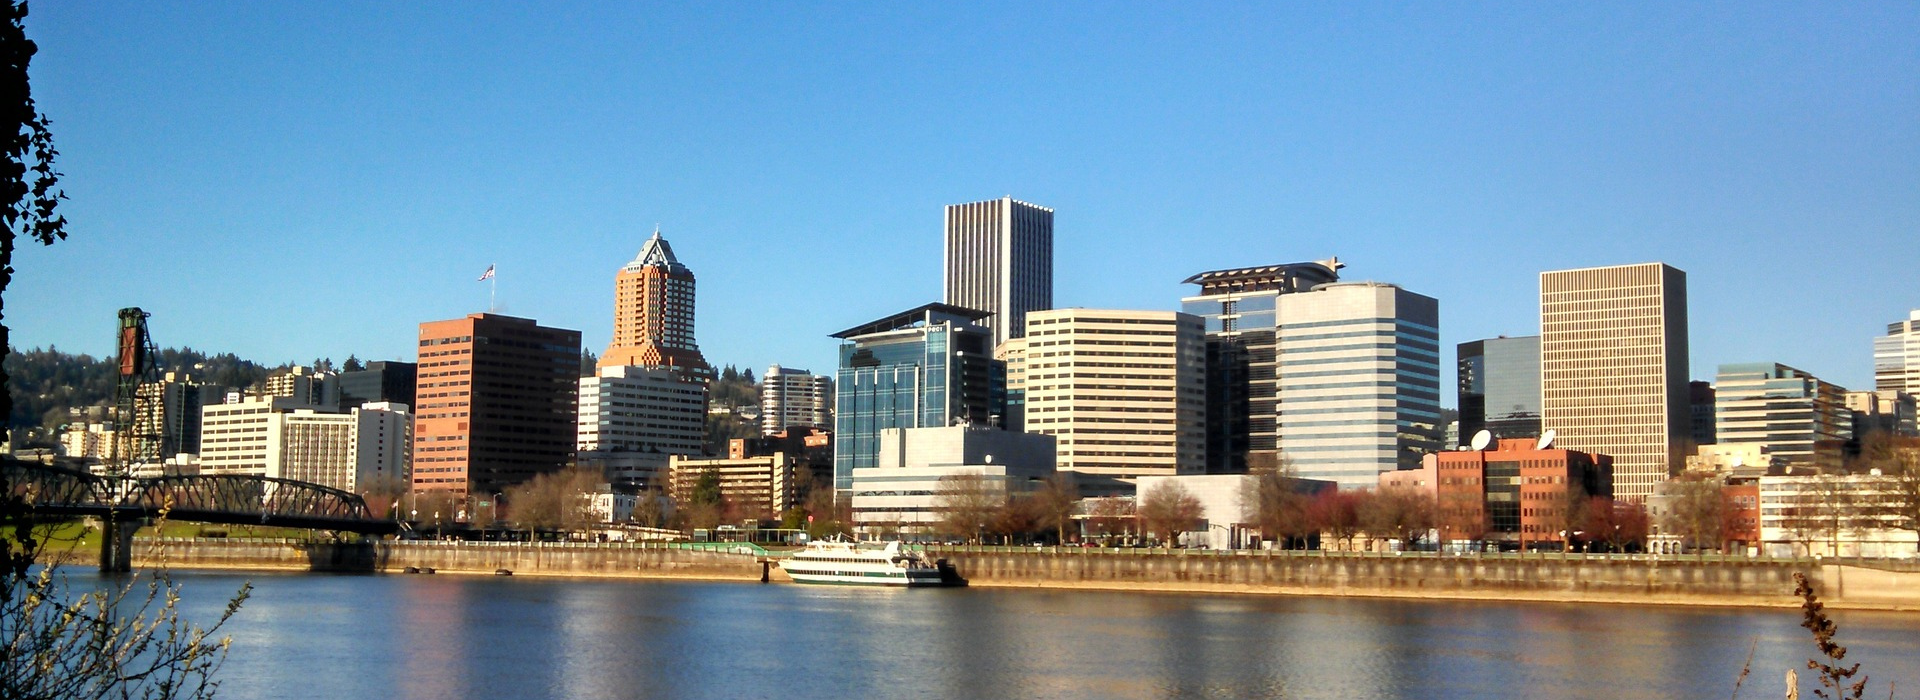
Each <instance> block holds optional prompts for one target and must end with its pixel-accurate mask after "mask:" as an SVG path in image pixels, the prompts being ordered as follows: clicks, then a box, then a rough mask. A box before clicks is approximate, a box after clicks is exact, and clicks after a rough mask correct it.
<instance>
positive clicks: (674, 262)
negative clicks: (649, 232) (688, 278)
mask: <svg viewBox="0 0 1920 700" xmlns="http://www.w3.org/2000/svg"><path fill="white" fill-rule="evenodd" d="M655 265H658V266H661V267H665V268H667V272H669V273H672V274H690V273H689V271H688V270H687V266H685V265H682V264H680V261H679V260H678V259H675V258H674V257H673V246H670V245H667V239H665V238H661V237H660V225H659V224H654V225H653V237H652V238H649V239H647V242H646V243H645V244H643V245H641V246H640V255H638V256H635V257H634V259H633V262H630V263H627V264H626V266H625V267H622V268H621V269H622V270H638V269H640V268H643V267H651V266H655Z"/></svg>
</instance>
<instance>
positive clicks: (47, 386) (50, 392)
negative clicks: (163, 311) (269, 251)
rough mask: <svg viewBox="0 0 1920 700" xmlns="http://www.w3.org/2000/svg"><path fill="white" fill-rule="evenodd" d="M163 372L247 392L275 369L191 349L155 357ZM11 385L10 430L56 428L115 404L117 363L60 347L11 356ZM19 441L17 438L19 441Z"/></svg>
mask: <svg viewBox="0 0 1920 700" xmlns="http://www.w3.org/2000/svg"><path fill="white" fill-rule="evenodd" d="M155 364H157V365H159V367H160V372H161V373H163V374H164V373H166V372H184V373H186V374H188V375H190V376H192V377H193V378H194V380H195V381H199V382H203V383H208V384H215V385H219V386H227V387H236V388H244V387H250V386H253V385H254V384H257V383H259V382H261V381H263V380H265V379H266V377H267V373H268V372H270V371H272V370H274V369H276V367H267V366H263V365H260V364H256V363H254V362H252V361H249V360H242V359H240V358H239V357H236V356H234V355H233V354H231V353H227V354H221V355H208V354H206V353H204V352H200V351H198V350H194V349H193V348H178V349H175V348H167V349H165V350H161V351H160V352H159V356H158V357H157V358H155ZM7 375H8V376H9V377H11V381H10V382H9V384H8V385H7V388H8V390H9V391H11V392H12V393H13V415H10V416H8V417H7V425H8V426H9V427H11V428H15V429H19V428H36V427H39V428H52V427H56V426H58V425H60V424H62V423H65V422H67V409H68V408H72V407H75V406H96V405H105V404H110V403H113V385H114V362H113V358H110V357H109V358H96V357H94V356H92V355H84V354H82V355H71V354H68V353H64V352H61V351H60V350H58V349H56V348H51V347H49V348H47V349H45V350H42V349H39V348H34V349H32V350H20V349H18V348H11V349H10V350H9V352H8V354H7ZM16 437H18V436H16Z"/></svg>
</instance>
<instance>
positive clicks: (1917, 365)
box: [1873, 309, 1920, 395]
mask: <svg viewBox="0 0 1920 700" xmlns="http://www.w3.org/2000/svg"><path fill="white" fill-rule="evenodd" d="M1873 388H1874V389H1876V390H1879V391H1887V390H1893V391H1904V392H1907V393H1909V394H1915V395H1920V309H1914V310H1913V311H1912V312H1910V313H1908V314H1907V320H1905V321H1894V322H1893V323H1889V324H1887V334H1886V335H1883V336H1880V337H1878V338H1874V339H1873Z"/></svg>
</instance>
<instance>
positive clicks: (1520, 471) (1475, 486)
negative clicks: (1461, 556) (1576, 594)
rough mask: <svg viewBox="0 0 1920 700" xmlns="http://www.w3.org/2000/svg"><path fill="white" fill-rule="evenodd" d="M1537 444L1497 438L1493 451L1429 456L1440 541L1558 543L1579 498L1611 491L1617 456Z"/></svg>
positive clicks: (1583, 499)
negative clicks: (1568, 515)
mask: <svg viewBox="0 0 1920 700" xmlns="http://www.w3.org/2000/svg"><path fill="white" fill-rule="evenodd" d="M1535 446H1536V444H1535V441H1534V440H1524V439H1521V440H1500V441H1499V444H1498V445H1495V446H1494V447H1493V449H1489V450H1461V451H1457V452H1440V453H1436V454H1434V455H1432V458H1433V459H1434V462H1435V474H1434V481H1435V486H1436V488H1435V498H1436V499H1437V501H1436V514H1437V515H1438V520H1439V522H1440V539H1441V541H1443V542H1446V541H1454V540H1473V541H1502V542H1516V543H1518V544H1519V545H1520V546H1521V547H1522V548H1525V547H1526V546H1527V544H1528V543H1532V542H1554V543H1561V542H1564V541H1565V538H1564V537H1563V536H1562V532H1563V531H1565V530H1567V529H1568V527H1569V525H1570V524H1572V523H1569V522H1568V518H1567V516H1566V513H1567V511H1568V508H1569V507H1570V506H1571V505H1572V504H1573V503H1574V502H1576V501H1585V500H1586V499H1588V498H1591V497H1593V496H1601V497H1605V498H1612V497H1613V458H1612V457H1609V456H1607V455H1601V454H1590V453H1586V452H1580V451H1578V450H1556V449H1546V450H1540V449H1534V448H1535ZM1576 526H1577V525H1576Z"/></svg>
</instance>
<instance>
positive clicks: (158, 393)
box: [133, 372, 225, 461]
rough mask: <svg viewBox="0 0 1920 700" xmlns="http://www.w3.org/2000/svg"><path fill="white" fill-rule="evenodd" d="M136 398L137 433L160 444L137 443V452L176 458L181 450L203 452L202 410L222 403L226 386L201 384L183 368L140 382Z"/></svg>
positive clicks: (134, 432) (189, 452) (143, 439)
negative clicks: (201, 438) (201, 437)
mask: <svg viewBox="0 0 1920 700" xmlns="http://www.w3.org/2000/svg"><path fill="white" fill-rule="evenodd" d="M136 391H137V392H138V395H139V399H138V400H136V401H135V402H134V418H133V420H134V430H133V435H134V438H135V439H136V440H139V441H154V442H156V443H157V444H142V445H136V446H135V447H134V449H133V454H136V455H149V456H153V457H158V458H159V459H160V460H163V461H164V460H167V459H172V458H173V456H174V455H177V454H182V453H185V454H199V453H200V413H201V409H202V408H203V407H205V406H206V405H208V404H217V403H220V402H221V400H222V399H223V398H224V394H225V392H224V390H222V389H221V388H220V387H215V386H209V385H206V384H201V383H199V382H196V381H194V380H193V378H192V377H190V376H188V375H186V374H182V373H179V372H168V373H166V374H165V375H163V376H162V377H161V379H160V381H157V382H148V383H144V384H141V385H140V388H139V389H137V390H136Z"/></svg>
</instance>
